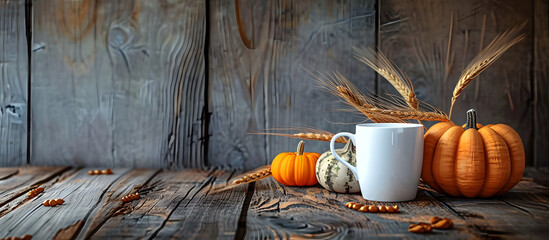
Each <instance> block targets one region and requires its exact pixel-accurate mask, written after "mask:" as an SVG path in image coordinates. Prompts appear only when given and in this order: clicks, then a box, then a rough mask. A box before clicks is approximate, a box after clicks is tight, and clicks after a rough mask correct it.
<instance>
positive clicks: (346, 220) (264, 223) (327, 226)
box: [246, 178, 479, 239]
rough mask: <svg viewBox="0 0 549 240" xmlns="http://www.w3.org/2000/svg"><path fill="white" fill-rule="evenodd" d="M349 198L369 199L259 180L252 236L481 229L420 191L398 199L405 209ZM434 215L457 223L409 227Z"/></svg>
mask: <svg viewBox="0 0 549 240" xmlns="http://www.w3.org/2000/svg"><path fill="white" fill-rule="evenodd" d="M349 201H353V202H360V203H367V204H376V205H378V204H395V203H379V202H372V201H367V200H364V199H363V198H362V196H361V195H358V194H337V193H333V192H329V191H327V190H325V189H323V188H319V187H309V188H305V187H286V186H283V185H281V184H278V183H277V182H276V181H274V180H273V179H272V178H268V180H263V181H260V182H258V183H257V185H256V187H255V192H254V195H253V197H252V199H251V204H250V207H249V210H248V215H247V222H248V224H247V229H246V239H274V238H315V239H316V238H324V239H328V238H329V239H332V238H337V239H361V238H366V237H373V236H377V237H385V238H387V237H389V238H426V237H427V238H433V239H440V238H441V237H445V238H446V237H450V238H452V239H454V238H455V239H469V238H472V237H478V236H479V233H478V232H476V230H475V229H473V228H471V227H470V226H469V225H468V224H467V223H466V222H465V221H463V220H461V219H459V218H457V216H456V215H454V214H453V213H452V212H450V211H448V210H447V209H446V208H444V207H442V205H441V204H440V203H439V202H438V201H436V200H435V199H433V198H431V197H428V196H426V195H425V194H423V192H419V193H418V197H417V198H416V199H415V200H414V201H410V202H402V203H397V204H398V205H399V207H400V209H401V212H400V213H399V214H389V213H385V214H382V213H361V212H358V211H354V210H350V209H348V208H345V204H346V203H347V202H349ZM432 216H440V217H449V218H451V219H453V220H454V224H455V227H454V229H453V230H449V231H438V230H436V231H434V232H433V233H432V234H428V235H417V234H413V233H410V232H408V226H409V225H410V224H411V223H417V222H428V221H429V220H430V218H431V217H432Z"/></svg>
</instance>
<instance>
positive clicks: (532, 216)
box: [440, 181, 549, 239]
mask: <svg viewBox="0 0 549 240" xmlns="http://www.w3.org/2000/svg"><path fill="white" fill-rule="evenodd" d="M440 199H441V200H442V201H443V202H445V203H446V204H447V205H448V206H449V207H451V208H452V209H454V210H455V211H456V212H457V213H458V214H459V215H460V216H462V217H463V218H465V220H466V221H467V223H468V224H471V225H474V226H475V227H476V228H477V229H479V231H481V232H482V233H484V234H486V235H487V236H489V237H491V238H506V237H507V238H508V237H511V238H514V237H519V238H521V237H526V236H525V235H524V233H528V238H531V239H535V238H544V237H546V236H547V235H548V234H549V229H547V221H546V220H542V219H548V218H549V189H548V188H546V187H543V186H540V185H538V184H536V183H534V182H531V181H521V182H519V184H517V186H515V187H514V188H513V189H512V190H511V191H509V192H508V193H506V194H504V195H502V196H499V197H494V198H489V199H466V198H453V197H440Z"/></svg>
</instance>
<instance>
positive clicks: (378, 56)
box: [354, 48, 419, 109]
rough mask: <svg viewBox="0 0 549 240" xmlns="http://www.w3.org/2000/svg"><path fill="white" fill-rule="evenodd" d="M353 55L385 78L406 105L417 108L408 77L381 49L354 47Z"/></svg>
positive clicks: (417, 102) (417, 103) (416, 101)
mask: <svg viewBox="0 0 549 240" xmlns="http://www.w3.org/2000/svg"><path fill="white" fill-rule="evenodd" d="M354 50H355V57H356V58H357V59H358V60H359V61H361V62H363V63H365V64H366V65H368V66H369V67H370V68H372V69H373V70H374V71H376V72H377V73H379V75H381V76H382V77H383V78H385V79H386V80H387V81H388V82H389V83H391V85H393V87H394V88H395V89H396V90H397V91H398V93H400V95H402V97H403V98H404V100H405V101H406V103H407V104H408V106H410V107H411V108H413V109H418V105H419V101H418V100H417V97H416V94H415V93H414V87H413V85H412V82H411V81H410V79H409V78H408V77H407V76H406V75H405V74H404V73H402V71H400V70H397V69H398V68H397V67H395V66H394V64H393V63H392V62H391V61H389V59H387V57H385V55H383V53H382V52H381V51H378V52H375V51H374V50H372V49H364V48H354Z"/></svg>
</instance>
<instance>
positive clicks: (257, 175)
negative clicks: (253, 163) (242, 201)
mask: <svg viewBox="0 0 549 240" xmlns="http://www.w3.org/2000/svg"><path fill="white" fill-rule="evenodd" d="M270 176H272V172H271V165H266V166H261V167H258V168H256V169H254V170H251V171H248V172H245V173H242V174H240V175H238V176H236V177H233V179H234V180H232V181H231V182H227V183H224V184H220V185H215V186H213V190H212V191H211V193H212V194H215V193H218V192H223V191H226V190H229V189H231V188H234V187H237V186H240V185H242V184H247V183H252V182H256V181H259V180H261V179H265V178H268V177H270Z"/></svg>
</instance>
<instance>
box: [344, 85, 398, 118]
mask: <svg viewBox="0 0 549 240" xmlns="http://www.w3.org/2000/svg"><path fill="white" fill-rule="evenodd" d="M337 90H338V91H339V96H340V97H341V98H343V99H345V100H346V102H347V104H349V105H351V106H353V107H354V108H356V109H357V110H358V111H360V112H361V113H363V114H364V115H365V116H366V117H368V118H370V119H371V120H372V121H373V122H376V123H378V122H403V121H402V120H401V119H400V118H396V117H392V116H388V115H385V114H383V113H379V112H372V111H368V109H372V108H376V107H375V106H374V105H373V104H372V103H370V102H368V101H366V100H361V101H355V100H356V99H361V98H359V97H357V95H356V94H355V93H353V91H351V90H350V89H349V88H347V87H344V86H337ZM362 99H364V97H362Z"/></svg>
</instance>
